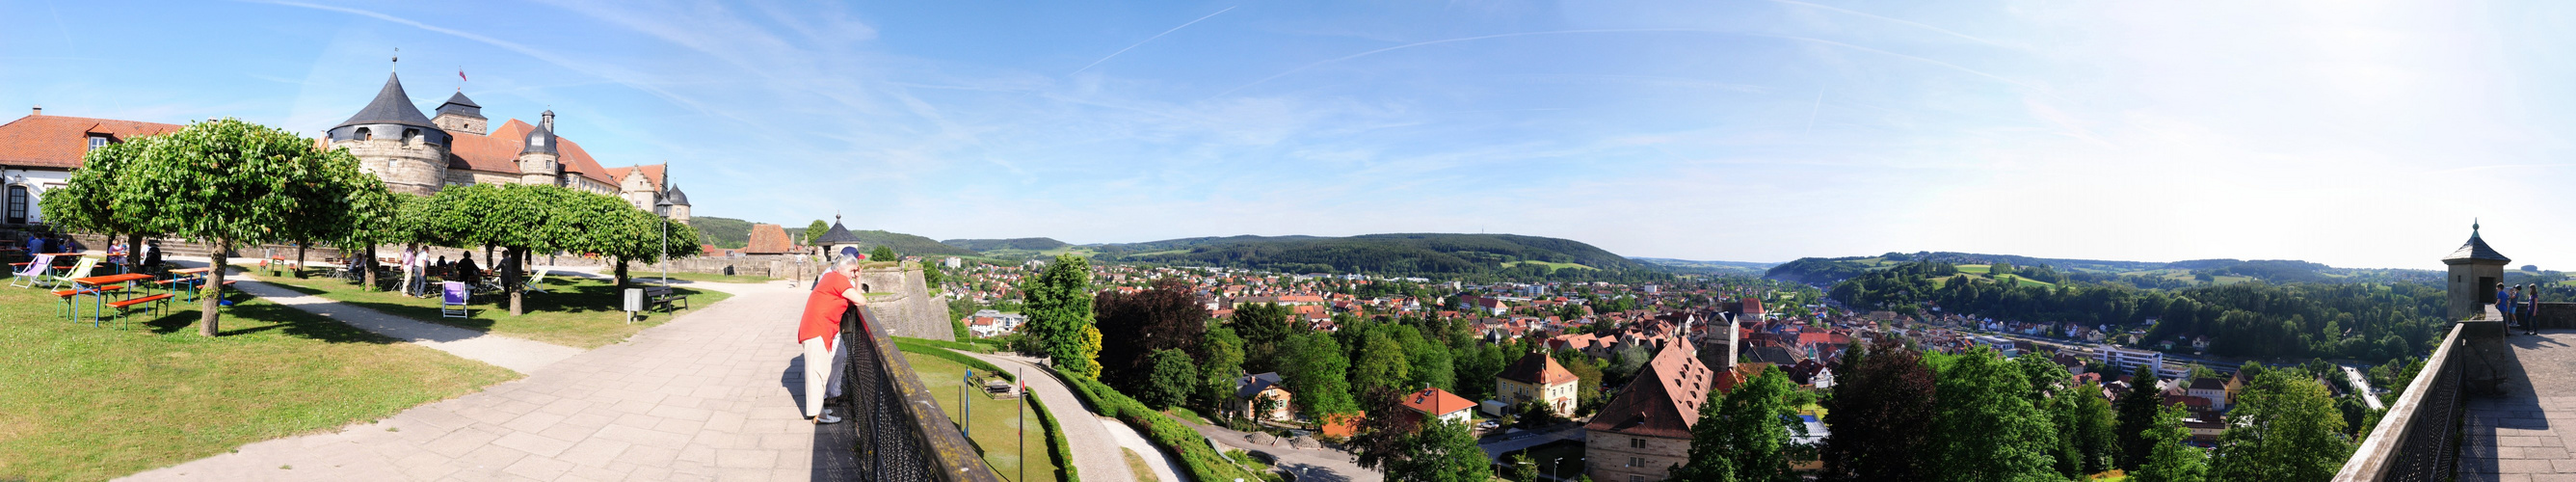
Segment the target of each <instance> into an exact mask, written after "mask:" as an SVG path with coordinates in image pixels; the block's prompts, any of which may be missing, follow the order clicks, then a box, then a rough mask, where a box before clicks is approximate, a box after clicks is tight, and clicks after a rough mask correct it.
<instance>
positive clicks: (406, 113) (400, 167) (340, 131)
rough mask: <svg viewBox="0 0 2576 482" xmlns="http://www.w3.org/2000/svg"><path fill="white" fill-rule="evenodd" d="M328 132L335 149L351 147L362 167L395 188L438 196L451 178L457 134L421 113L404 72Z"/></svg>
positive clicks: (392, 188) (388, 187)
mask: <svg viewBox="0 0 2576 482" xmlns="http://www.w3.org/2000/svg"><path fill="white" fill-rule="evenodd" d="M325 133H326V134H325V135H326V137H328V138H329V139H330V140H329V142H330V146H331V148H334V149H348V150H349V153H350V154H352V155H355V156H357V157H358V161H359V166H360V168H362V169H364V170H366V171H367V173H369V174H374V175H376V178H378V179H382V180H384V182H385V188H386V189H389V190H392V191H393V192H398V193H405V194H416V195H422V196H427V195H431V194H437V193H438V189H439V187H441V186H443V185H444V181H445V180H446V179H447V152H448V147H449V146H450V145H452V144H451V142H450V141H452V140H454V137H453V136H450V135H448V134H447V131H445V130H441V129H439V126H438V125H437V124H433V123H431V122H430V121H429V117H427V116H423V115H420V108H419V107H416V106H413V105H412V103H411V97H410V96H409V95H406V94H404V93H403V87H402V78H401V76H398V75H388V76H386V77H385V87H384V89H383V90H379V91H377V92H376V99H375V100H374V101H372V102H368V103H367V107H366V108H365V109H360V110H359V111H358V114H357V115H354V116H349V120H348V121H345V122H341V123H340V125H337V126H333V127H331V129H330V130H328V131H325Z"/></svg>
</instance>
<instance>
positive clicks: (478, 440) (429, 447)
mask: <svg viewBox="0 0 2576 482" xmlns="http://www.w3.org/2000/svg"><path fill="white" fill-rule="evenodd" d="M248 284H250V283H242V285H248ZM237 286H238V285H237ZM697 286H698V287H707V288H715V289H723V290H725V291H737V290H739V291H738V294H737V296H735V297H734V298H732V299H728V300H726V301H724V302H720V303H716V304H713V305H709V306H704V307H699V308H698V309H696V310H693V311H694V312H690V313H686V314H684V315H683V316H681V317H679V318H678V319H675V320H672V321H671V322H670V323H667V324H664V325H662V326H657V327H654V328H651V329H647V330H645V331H644V332H643V333H640V334H637V335H636V336H635V337H634V338H633V339H630V340H628V341H627V342H625V343H620V344H616V345H610V346H607V347H602V348H600V349H597V350H592V351H589V352H586V353H580V354H577V355H571V356H569V357H565V358H563V359H561V360H560V361H556V362H554V363H552V364H544V365H542V366H539V367H533V368H531V369H529V370H525V371H528V377H527V378H524V379H520V380H517V381H511V382H505V383H501V384H497V385H493V386H491V387H486V388H485V389H484V390H483V391H481V392H477V393H473V394H468V395H465V396H462V397H458V398H455V399H451V400H446V401H440V402H434V403H430V404H426V405H422V406H418V407H413V408H412V409H410V410H407V411H404V412H402V413H400V414H397V415H394V416H393V417H391V418H387V419H385V420H381V421H378V422H375V423H368V424H358V425H352V426H349V427H344V428H343V429H341V430H340V431H338V432H333V433H323V434H315V435H306V436H300V437H290V438H284V439H277V440H270V441H266V442H259V443H254V444H250V445H245V446H242V447H241V448H240V449H239V450H238V451H237V452H236V453H231V454H226V455H219V456H215V457H209V458H206V459H202V460H197V461H192V462H188V463H184V464H180V465H177V466H173V467H166V468H162V469H159V470H153V471H149V472H144V473H140V474H136V475H134V476H132V477H130V479H133V480H473V481H483V480H603V481H604V480H714V479H722V480H752V481H759V480H809V479H811V478H812V475H811V467H813V458H814V451H815V447H814V442H813V439H814V437H815V431H814V428H813V426H812V425H811V424H809V423H808V422H806V421H804V420H803V417H802V416H801V415H802V414H800V413H799V412H798V410H797V400H799V399H798V396H799V395H798V392H801V391H802V390H803V384H802V383H786V381H788V380H801V379H799V378H796V377H797V376H801V375H799V372H796V371H795V370H801V369H802V365H801V364H800V360H799V359H800V358H801V357H800V355H801V351H800V350H799V349H798V347H797V345H796V344H794V343H793V342H792V341H791V339H792V338H794V331H795V325H794V323H792V322H791V320H793V319H794V317H795V316H796V314H797V312H798V311H799V310H801V309H802V306H803V304H802V303H801V297H802V296H803V292H802V291H800V290H794V289H789V288H787V287H786V286H785V285H784V283H783V282H782V283H771V284H768V285H723V284H717V283H700V284H697ZM254 289H255V288H254ZM245 291H249V290H248V289H246V290H245ZM314 308H322V307H314ZM337 316H338V315H335V317H337ZM1095 480H1114V479H1095Z"/></svg>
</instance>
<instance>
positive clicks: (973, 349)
mask: <svg viewBox="0 0 2576 482" xmlns="http://www.w3.org/2000/svg"><path fill="white" fill-rule="evenodd" d="M894 342H895V343H897V344H902V343H911V344H915V345H921V346H935V347H940V348H946V349H950V350H957V351H962V352H970V353H992V352H993V350H992V349H990V348H984V347H980V346H975V344H973V343H958V342H953V341H945V340H932V339H928V338H904V337H900V336H898V337H894ZM916 353H918V352H916Z"/></svg>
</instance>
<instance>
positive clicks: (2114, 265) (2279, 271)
mask: <svg viewBox="0 0 2576 482" xmlns="http://www.w3.org/2000/svg"><path fill="white" fill-rule="evenodd" d="M1910 262H1934V263H1944V264H1953V265H1960V266H1966V267H1986V266H1992V267H1996V268H1998V269H2002V270H2004V272H2005V273H2012V274H2017V275H2019V276H2020V277H2022V278H2026V279H2034V280H2038V281H2042V282H2047V283H2060V282H2064V281H2068V280H2073V281H2102V282H2111V281H2117V282H2126V283H2128V284H2131V285H2135V286H2137V287H2141V288H2180V287H2185V286H2193V285H2199V284H2210V283H2215V284H2226V283H2234V282H2241V281H2265V282H2271V283H2297V282H2314V283H2334V282H2364V281H2369V282H2384V281H2435V280H2438V279H2439V278H2440V276H2439V273H2434V272H2433V271H2430V270H2404V269H2348V268H2336V267H2332V266H2326V265H2323V264H2317V263H2311V262H2306V261H2292V260H2253V261H2246V260H2236V259H2203V260H2191V261H2174V262H2150V261H2103V260H2091V259H2054V258H2033V257H2028V256H2014V255H2006V254H1977V253H1954V252H1918V253H1887V254H1882V255H1878V256H1853V257H1843V258H1799V259H1798V260H1795V261H1790V262H1787V263H1781V264H1780V265H1779V266H1773V267H1771V269H1770V270H1769V271H1768V272H1765V273H1764V274H1763V277H1766V278H1771V279H1777V280H1784V281H1796V282H1801V283H1814V284H1831V283H1834V282H1839V281H1842V280H1846V279H1851V278H1853V277H1856V276H1860V275H1861V274H1863V273H1868V272H1871V271H1876V270H1883V269H1887V268H1888V267H1892V266H1896V265H1899V264H1904V263H1910ZM1980 269H1982V268H1980Z"/></svg>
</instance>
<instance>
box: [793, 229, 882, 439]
mask: <svg viewBox="0 0 2576 482" xmlns="http://www.w3.org/2000/svg"><path fill="white" fill-rule="evenodd" d="M858 275H859V259H858V258H847V257H845V258H841V259H840V261H839V262H836V263H833V264H832V272H830V273H826V274H824V275H823V278H822V279H820V280H816V281H815V282H814V291H811V292H807V293H806V295H805V315H804V316H803V317H800V318H798V319H797V324H796V342H797V343H799V344H802V345H805V419H806V420H812V421H814V424H815V425H822V424H829V423H840V422H841V418H840V417H835V416H832V414H831V412H829V411H826V410H824V409H823V399H825V398H833V397H839V396H841V365H842V364H843V363H845V362H844V360H847V359H848V358H847V357H848V356H849V355H848V350H844V349H843V348H844V347H842V346H840V344H841V343H840V340H841V316H842V315H844V314H846V313H848V312H849V310H850V308H851V307H852V306H866V305H867V303H868V299H867V298H866V297H865V296H863V295H861V294H859V289H858V287H857V286H856V285H853V284H851V283H850V278H852V277H856V276H858Z"/></svg>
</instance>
